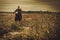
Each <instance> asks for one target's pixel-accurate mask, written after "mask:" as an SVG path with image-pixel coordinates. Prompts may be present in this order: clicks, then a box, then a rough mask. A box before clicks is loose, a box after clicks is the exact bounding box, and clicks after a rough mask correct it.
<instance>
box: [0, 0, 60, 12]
mask: <svg viewBox="0 0 60 40" xmlns="http://www.w3.org/2000/svg"><path fill="white" fill-rule="evenodd" d="M17 6H20V7H21V9H22V10H23V11H52V12H53V11H54V12H60V0H0V11H7V12H13V11H14V10H15V9H16V8H17Z"/></svg>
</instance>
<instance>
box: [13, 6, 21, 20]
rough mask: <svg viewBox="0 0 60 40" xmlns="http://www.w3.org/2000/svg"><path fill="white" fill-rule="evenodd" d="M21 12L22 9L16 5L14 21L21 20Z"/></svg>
mask: <svg viewBox="0 0 60 40" xmlns="http://www.w3.org/2000/svg"><path fill="white" fill-rule="evenodd" d="M21 12H22V10H21V9H20V7H19V6H18V8H17V9H16V10H15V11H14V13H15V21H21V20H22V14H21Z"/></svg>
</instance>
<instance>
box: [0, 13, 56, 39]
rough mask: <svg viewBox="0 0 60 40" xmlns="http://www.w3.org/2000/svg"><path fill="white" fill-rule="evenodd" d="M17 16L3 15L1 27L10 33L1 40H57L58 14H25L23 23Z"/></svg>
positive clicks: (0, 21) (11, 14) (1, 16)
mask: <svg viewBox="0 0 60 40" xmlns="http://www.w3.org/2000/svg"><path fill="white" fill-rule="evenodd" d="M14 18H15V14H13V13H1V14H0V27H1V28H3V30H7V31H10V32H8V33H7V34H4V35H3V37H2V38H0V39H1V40H56V38H57V34H56V31H57V24H56V23H57V14H48V13H47V14H42V13H23V14H22V20H21V21H15V20H14Z"/></svg>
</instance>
